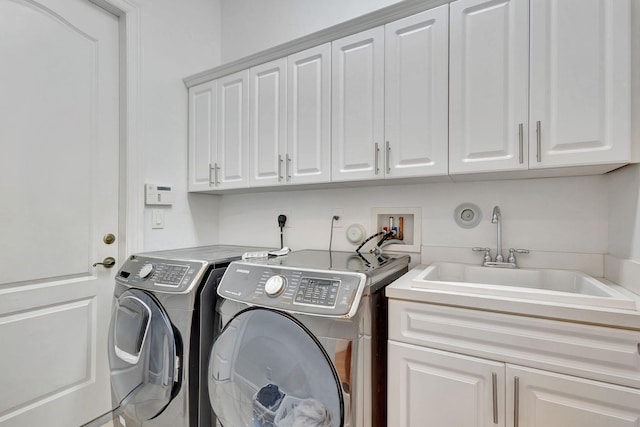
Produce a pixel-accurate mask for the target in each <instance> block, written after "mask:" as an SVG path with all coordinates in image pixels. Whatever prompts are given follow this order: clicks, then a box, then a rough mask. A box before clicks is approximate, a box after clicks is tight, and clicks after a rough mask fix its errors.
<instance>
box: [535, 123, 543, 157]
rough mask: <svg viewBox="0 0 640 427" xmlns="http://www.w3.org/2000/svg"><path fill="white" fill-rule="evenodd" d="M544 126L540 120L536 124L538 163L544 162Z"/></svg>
mask: <svg viewBox="0 0 640 427" xmlns="http://www.w3.org/2000/svg"><path fill="white" fill-rule="evenodd" d="M541 128H542V125H541V124H540V120H538V121H537V122H536V145H537V150H538V154H537V160H538V163H540V162H541V161H542V129H541Z"/></svg>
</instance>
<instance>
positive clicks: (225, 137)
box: [214, 70, 249, 189]
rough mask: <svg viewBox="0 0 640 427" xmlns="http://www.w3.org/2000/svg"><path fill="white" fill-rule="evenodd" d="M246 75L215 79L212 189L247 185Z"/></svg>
mask: <svg viewBox="0 0 640 427" xmlns="http://www.w3.org/2000/svg"><path fill="white" fill-rule="evenodd" d="M248 86H249V71H248V70H245V71H240V72H238V73H235V74H231V75H228V76H225V77H221V78H220V79H218V120H217V124H218V150H217V154H218V155H217V161H216V163H214V168H215V170H214V180H215V182H216V184H215V188H217V189H226V188H241V187H247V186H248V185H249V176H248V172H247V169H248V165H249V156H248V154H249V153H248V151H249V150H248V148H249V88H248Z"/></svg>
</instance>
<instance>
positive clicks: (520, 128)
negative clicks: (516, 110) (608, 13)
mask: <svg viewBox="0 0 640 427" xmlns="http://www.w3.org/2000/svg"><path fill="white" fill-rule="evenodd" d="M518 138H519V139H518V142H519V150H520V159H519V160H520V164H523V163H524V125H523V124H522V123H520V124H519V125H518Z"/></svg>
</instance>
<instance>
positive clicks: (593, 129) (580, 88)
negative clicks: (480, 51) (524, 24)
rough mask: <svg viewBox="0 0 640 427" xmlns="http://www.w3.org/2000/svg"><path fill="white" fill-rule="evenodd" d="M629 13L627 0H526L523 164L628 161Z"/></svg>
mask: <svg viewBox="0 0 640 427" xmlns="http://www.w3.org/2000/svg"><path fill="white" fill-rule="evenodd" d="M630 15H631V2H630V1H629V0H589V1H585V0H570V1H569V0H563V1H551V0H535V1H532V2H531V120H530V127H529V135H530V137H529V141H530V147H531V148H530V150H531V152H532V155H531V157H530V160H529V167H530V168H532V169H534V168H545V167H557V166H580V165H589V164H598V163H600V164H604V163H625V162H627V161H629V158H630V147H631V144H630V141H631V127H630V125H629V123H631V122H630V120H631V112H630V108H631V107H630V105H631V100H630V99H631V90H630V87H631V75H630V70H631V66H630V62H629V61H630V55H629V52H630V51H631V47H630V41H631V33H630V31H631V29H630V22H631V20H630V19H629V16H630ZM635 120H637V118H635Z"/></svg>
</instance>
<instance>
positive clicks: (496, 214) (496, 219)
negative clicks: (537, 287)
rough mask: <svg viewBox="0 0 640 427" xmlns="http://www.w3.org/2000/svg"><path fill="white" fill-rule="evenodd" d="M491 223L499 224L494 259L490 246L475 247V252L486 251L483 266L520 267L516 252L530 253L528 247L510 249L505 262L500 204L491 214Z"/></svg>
mask: <svg viewBox="0 0 640 427" xmlns="http://www.w3.org/2000/svg"><path fill="white" fill-rule="evenodd" d="M491 223H492V224H496V225H497V226H498V230H497V246H498V247H497V250H496V257H495V259H494V260H492V259H491V249H490V248H477V247H476V248H473V251H474V252H484V257H483V259H482V266H483V267H500V268H518V264H517V261H516V254H528V253H529V250H528V249H513V248H510V249H509V258H508V259H507V261H506V262H505V260H504V257H503V256H502V213H501V212H500V206H494V208H493V214H492V215H491Z"/></svg>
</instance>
